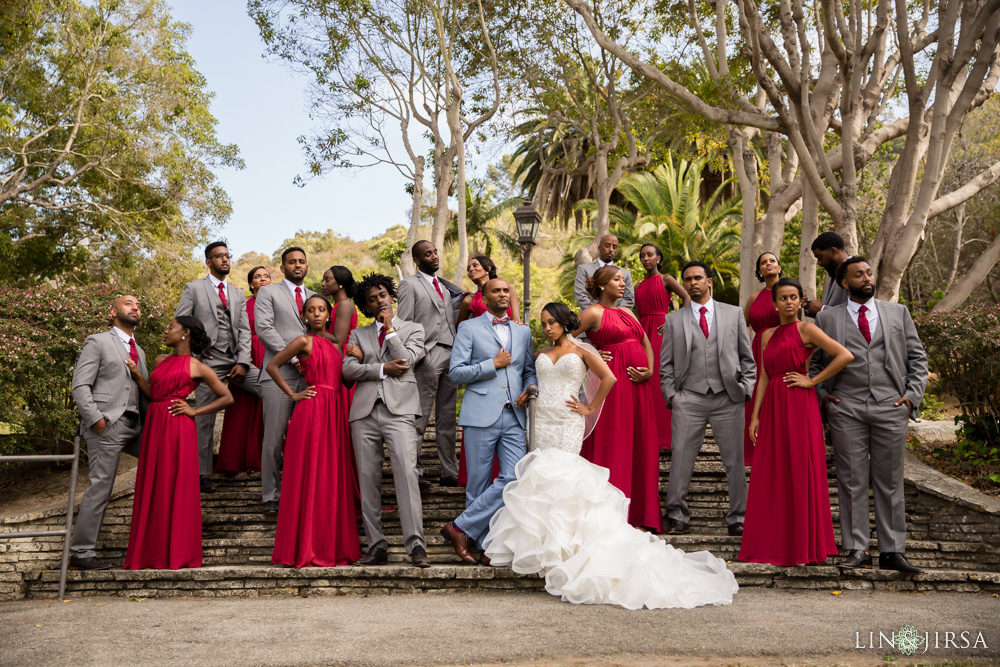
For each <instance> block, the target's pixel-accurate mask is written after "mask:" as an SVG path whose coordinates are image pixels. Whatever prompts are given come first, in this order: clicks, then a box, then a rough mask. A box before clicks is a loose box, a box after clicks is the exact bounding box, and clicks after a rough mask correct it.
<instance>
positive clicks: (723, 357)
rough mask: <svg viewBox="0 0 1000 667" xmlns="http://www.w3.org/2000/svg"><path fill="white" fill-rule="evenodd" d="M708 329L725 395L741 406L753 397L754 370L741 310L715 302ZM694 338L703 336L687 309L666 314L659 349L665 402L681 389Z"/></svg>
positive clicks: (661, 385)
mask: <svg viewBox="0 0 1000 667" xmlns="http://www.w3.org/2000/svg"><path fill="white" fill-rule="evenodd" d="M712 328H713V329H715V331H716V336H717V337H718V346H719V370H720V371H721V372H722V382H723V384H725V386H726V393H727V394H729V398H730V399H732V400H733V401H734V402H736V403H744V402H746V400H747V399H749V398H750V396H751V395H752V394H753V385H754V382H756V381H757V366H756V365H755V364H754V361H753V350H752V348H751V347H750V334H749V333H747V327H746V324H745V323H744V320H743V310H742V309H741V308H738V307H736V306H731V305H729V304H726V303H719V302H718V301H716V302H715V319H714V321H713V322H712ZM694 335H698V336H701V335H703V334H702V333H701V329H698V327H697V325H696V324H695V322H694V317H692V315H691V309H690V308H680V309H678V310H675V311H673V312H672V313H668V314H667V319H666V322H665V324H664V326H663V345H662V346H661V348H660V390H661V391H662V392H663V397H664V398H665V399H667V400H670V399H671V398H672V397H673V395H674V394H676V393H677V391H678V390H680V389H683V388H684V379H685V378H686V377H687V372H688V362H689V360H690V356H691V337H692V336H694Z"/></svg>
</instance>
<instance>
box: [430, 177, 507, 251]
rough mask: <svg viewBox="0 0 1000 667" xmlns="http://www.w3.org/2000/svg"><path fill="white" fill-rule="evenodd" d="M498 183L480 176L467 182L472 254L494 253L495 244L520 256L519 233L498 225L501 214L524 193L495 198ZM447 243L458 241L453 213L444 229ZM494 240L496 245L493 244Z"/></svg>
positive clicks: (456, 220) (456, 219)
mask: <svg viewBox="0 0 1000 667" xmlns="http://www.w3.org/2000/svg"><path fill="white" fill-rule="evenodd" d="M495 193H496V187H495V186H494V185H493V184H492V183H490V182H488V181H483V180H478V179H473V180H472V181H469V182H466V184H465V229H466V234H467V239H468V242H469V257H474V256H475V255H486V256H487V257H490V258H493V257H494V253H493V250H494V247H496V248H497V249H500V250H503V251H504V252H505V253H506V254H507V256H508V257H517V256H519V254H520V247H519V246H518V245H517V236H516V235H515V234H512V233H510V232H509V231H507V230H506V229H503V228H502V227H501V226H500V225H499V219H500V217H501V216H502V215H503V214H504V213H505V212H507V211H510V210H511V209H514V208H517V207H518V206H520V204H521V202H523V201H524V198H523V197H509V198H507V199H505V200H503V201H501V202H495V201H494V200H493V198H494V196H495ZM444 241H445V243H446V244H449V245H455V244H457V243H458V216H457V215H453V216H452V217H451V220H450V221H449V223H448V229H447V231H445V235H444ZM494 244H495V245H494Z"/></svg>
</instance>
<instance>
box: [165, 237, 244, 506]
mask: <svg viewBox="0 0 1000 667" xmlns="http://www.w3.org/2000/svg"><path fill="white" fill-rule="evenodd" d="M231 259H232V256H231V255H230V254H229V248H228V247H227V246H226V244H225V243H224V242H222V241H216V242H214V243H210V244H209V245H208V246H207V247H206V248H205V265H206V266H208V275H207V276H205V277H204V278H200V279H198V280H194V281H192V282H189V283H188V284H187V285H185V286H184V293H183V294H181V300H180V301H179V302H178V303H177V312H176V313H175V314H174V317H181V316H183V315H193V316H194V317H196V318H198V320H199V321H201V323H202V325H203V326H204V327H205V333H206V334H208V338H209V340H211V341H212V346H211V347H210V348H209V350H208V352H206V354H205V357H204V359H203V361H204V362H205V364H207V365H208V367H209V368H211V369H212V370H213V371H215V374H216V375H218V376H219V379H220V380H223V379H226V380H229V381H230V382H232V383H235V384H238V385H240V388H241V389H244V390H246V391H249V392H250V393H252V394H255V395H256V394H259V393H260V390H259V388H258V386H257V379H258V378H257V376H258V373H259V371H258V370H257V368H255V367H254V365H253V364H252V363H251V362H250V322H249V320H247V308H246V294H244V293H243V290H242V289H240V288H239V287H236V286H235V285H231V284H229V282H228V281H227V280H226V278H227V277H228V276H229V264H230V260H231ZM215 399H216V395H215V392H214V391H212V389H211V388H210V387H209V386H208V385H207V384H205V383H204V382H199V383H198V387H197V388H196V389H195V390H194V401H195V407H202V406H204V405H208V404H209V403H211V402H212V401H214V400H215ZM194 420H195V423H196V424H197V425H198V470H199V473H200V474H201V492H202V493H214V492H215V486H213V485H212V482H211V480H210V479H209V475H211V474H212V469H213V467H214V465H213V461H212V454H213V447H212V445H213V443H214V440H215V413H214V412H213V413H212V414H210V415H200V416H198V417H195V418H194Z"/></svg>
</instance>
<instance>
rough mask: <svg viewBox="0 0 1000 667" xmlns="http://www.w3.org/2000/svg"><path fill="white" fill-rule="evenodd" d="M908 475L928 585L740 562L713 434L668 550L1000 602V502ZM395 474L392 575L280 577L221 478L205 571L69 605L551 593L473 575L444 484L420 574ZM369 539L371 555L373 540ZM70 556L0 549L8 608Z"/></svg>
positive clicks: (49, 590) (51, 541) (114, 514)
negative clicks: (685, 517)
mask: <svg viewBox="0 0 1000 667" xmlns="http://www.w3.org/2000/svg"><path fill="white" fill-rule="evenodd" d="M421 458H422V461H423V464H424V468H425V471H426V475H427V478H428V479H430V480H436V479H437V477H438V469H439V465H438V462H437V457H436V453H435V448H434V433H433V429H428V433H427V437H426V438H425V441H424V445H423V448H422V451H421ZM911 458H912V457H911ZM907 465H908V466H911V465H916V466H920V468H921V469H915V471H916V472H915V473H914V474H908V482H907V520H908V527H909V530H910V532H909V535H910V537H911V538H912V539H910V540H908V541H907V556H908V558H909V559H910V561H911V562H912V563H914V564H915V565H917V566H919V567H922V568H926V569H928V570H929V571H928V572H927V573H926V574H924V575H918V576H916V577H912V578H911V577H903V576H902V575H900V574H898V573H895V572H881V571H879V570H877V569H874V570H862V571H855V572H843V571H841V570H839V568H837V567H834V566H833V565H826V566H819V567H804V566H803V567H794V568H787V567H778V566H772V565H762V564H756V563H739V562H733V559H735V557H736V555H737V553H738V551H739V545H740V538H738V537H730V536H729V535H728V534H727V533H726V528H725V525H724V516H725V513H726V510H727V508H728V500H727V490H726V481H725V472H724V470H723V467H722V463H721V461H720V459H719V455H718V449H717V447H716V445H715V443H714V441H713V440H712V438H711V434H709V437H708V438H706V440H705V443H704V445H703V448H702V452H701V454H700V455H699V458H698V462H697V464H696V466H695V472H694V476H693V479H692V484H691V489H690V493H689V496H688V502H689V505H690V507H691V513H692V519H691V529H692V531H691V534H689V535H678V536H664V539H665V540H666V541H667V542H669V543H670V544H672V545H674V546H676V547H678V548H681V549H683V550H685V551H698V550H704V549H707V550H709V551H711V552H712V553H713V554H715V555H717V556H719V557H721V558H724V559H726V560H727V561H730V569H732V571H733V572H734V573H735V574H736V576H737V580H738V581H739V583H740V585H741V586H765V587H781V588H801V589H828V590H855V589H892V590H918V591H931V590H947V591H964V592H981V591H982V592H1000V502H996V503H994V502H993V501H994V500H995V499H992V498H989V497H987V496H983V495H982V494H977V492H975V491H974V490H972V489H969V488H968V487H965V486H964V485H962V484H960V483H958V482H954V480H949V479H948V478H944V479H943V480H942V479H940V478H942V477H944V476H943V475H940V473H936V471H930V473H928V472H927V471H928V470H930V469H927V468H926V466H923V464H921V463H919V462H917V461H916V459H915V458H914V459H913V461H908V462H907ZM669 470H670V458H669V456H668V455H667V454H665V453H664V454H663V455H662V456H661V460H660V479H661V493H663V492H664V491H665V489H666V483H667V477H668V474H669ZM384 471H385V475H384V477H383V487H382V505H383V525H384V528H385V532H386V535H387V536H388V538H389V564H388V565H386V566H381V567H366V568H361V567H339V568H304V569H301V570H296V569H292V568H284V567H272V566H271V565H270V560H271V549H272V546H273V540H274V529H275V522H274V520H273V519H269V518H267V517H266V516H265V515H264V514H263V513H262V508H261V503H260V476H259V475H256V474H242V475H237V476H235V477H228V478H222V479H221V480H219V481H218V482H217V486H218V492H217V493H215V494H211V495H203V496H202V516H203V530H204V534H205V538H204V567H202V568H201V569H189V570H174V571H171V570H140V571H128V572H126V571H122V570H117V569H114V570H105V571H100V572H72V571H71V572H70V573H69V578H68V582H67V595H68V596H70V597H79V596H97V595H119V596H128V597H177V596H233V595H237V596H258V595H279V594H288V595H292V594H294V595H302V596H306V595H343V594H365V595H368V594H380V593H413V592H454V591H469V590H541V589H543V588H544V585H543V584H544V582H543V581H542V580H541V579H539V578H538V577H535V576H523V575H518V574H515V573H514V572H513V571H511V570H510V569H508V568H499V567H498V568H491V567H483V566H468V565H465V564H462V563H461V561H460V560H459V559H458V558H457V556H455V554H454V551H453V550H452V548H451V545H450V543H448V542H446V540H445V539H444V538H442V537H441V536H440V535H439V534H438V531H439V529H440V528H441V526H443V525H444V524H445V523H447V522H448V521H450V520H452V519H454V518H455V517H456V516H457V515H458V514H460V513H461V511H462V509H463V508H464V506H465V493H464V489H456V488H442V487H438V486H437V485H436V484H435V485H433V486H432V487H431V489H430V491H429V492H427V493H425V494H424V506H423V509H424V512H423V514H424V531H425V534H426V536H427V543H428V544H427V552H428V557H429V559H430V561H431V562H432V564H433V565H434V567H431V568H429V569H418V568H414V567H411V566H410V565H409V560H408V558H407V556H406V552H405V550H404V549H403V544H402V535H401V530H400V526H399V518H398V514H397V512H396V511H395V508H394V505H395V502H396V500H395V495H394V491H393V485H392V476H391V474H390V470H389V463H388V459H386V462H385V468H384ZM748 471H749V469H748ZM917 472H919V474H916V473H917ZM931 473H933V474H931ZM935 475H937V477H935ZM911 477H912V478H914V479H913V480H911V479H910V478H911ZM949 482H953V485H952V484H949ZM751 483H752V476H751ZM829 484H830V499H831V505H832V509H833V515H834V526H835V531H837V538H838V542H839V537H840V536H839V521H838V511H837V510H838V506H837V490H836V484H835V479H834V476H833V469H832V468H831V469H830V471H829ZM954 485H957V486H954ZM131 508H132V497H131V494H130V493H129V492H127V490H122V491H120V492H119V495H118V496H117V497H115V498H113V499H112V501H111V503H110V504H109V506H108V511H107V514H106V516H105V521H104V529H103V530H102V532H101V540H100V542H99V544H98V557H99V558H101V559H102V560H106V561H111V562H115V563H122V562H123V561H124V556H125V547H126V545H127V542H128V526H129V518H130V516H131ZM61 521H62V518H61V517H60V515H59V513H58V512H57V511H52V512H49V513H47V514H46V513H41V514H40V515H37V516H29V517H17V518H8V519H0V530H3V531H10V530H19V529H20V530H29V529H38V528H39V527H42V526H49V525H53V524H58V523H61ZM360 535H361V540H362V548H364V534H363V532H361V533H360ZM875 552H877V543H876V544H873V555H874V553H875ZM60 553H61V541H60V540H58V539H57V538H24V539H22V540H14V541H9V542H7V541H3V542H0V599H22V598H29V599H52V598H55V597H56V596H57V591H58V581H59V571H58V567H59V557H60ZM833 560H836V559H833ZM831 562H832V561H831Z"/></svg>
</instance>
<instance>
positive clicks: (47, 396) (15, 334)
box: [0, 283, 171, 454]
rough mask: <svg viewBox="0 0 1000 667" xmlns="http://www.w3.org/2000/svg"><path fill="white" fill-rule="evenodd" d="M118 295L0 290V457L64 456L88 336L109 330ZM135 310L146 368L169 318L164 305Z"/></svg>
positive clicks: (93, 289)
mask: <svg viewBox="0 0 1000 667" xmlns="http://www.w3.org/2000/svg"><path fill="white" fill-rule="evenodd" d="M121 293H122V292H121V289H120V288H117V287H115V286H113V285H110V284H107V283H100V284H95V285H84V286H63V287H59V288H56V287H51V286H48V285H42V286H37V287H29V288H25V289H0V313H2V317H0V423H2V425H3V431H5V432H6V433H5V434H4V435H2V436H0V454H42V453H52V452H56V451H65V450H66V447H67V444H68V443H69V442H71V441H72V439H73V435H74V434H75V433H76V429H77V425H78V424H79V415H78V413H77V411H76V405H75V404H74V402H73V398H72V396H71V395H70V383H71V380H72V377H73V369H74V367H75V365H76V358H77V355H79V353H80V348H81V347H82V346H83V341H84V339H85V338H86V337H87V336H89V335H90V334H94V333H98V332H100V331H106V330H107V329H109V328H110V323H111V319H110V314H109V311H110V308H111V302H112V301H113V300H114V298H115V297H116V296H118V295H119V294H121ZM136 296H138V297H139V304H140V308H141V311H142V321H141V323H140V325H139V327H138V328H137V329H136V339H137V340H138V342H139V345H140V346H141V347H142V348H143V349H144V350H145V352H146V358H147V360H148V361H149V362H152V360H153V358H154V357H155V356H156V355H157V354H159V352H160V348H161V347H162V343H161V335H162V332H163V330H164V328H165V327H166V324H167V322H169V321H170V317H171V314H170V313H168V312H167V309H166V307H165V305H164V304H162V303H151V302H149V301H144V300H143V299H142V295H141V294H137V295H136Z"/></svg>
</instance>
